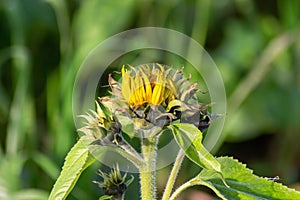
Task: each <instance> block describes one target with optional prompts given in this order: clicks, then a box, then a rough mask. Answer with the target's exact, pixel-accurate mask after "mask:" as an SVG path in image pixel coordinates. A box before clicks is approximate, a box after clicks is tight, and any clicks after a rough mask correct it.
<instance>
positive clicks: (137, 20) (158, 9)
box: [0, 0, 300, 199]
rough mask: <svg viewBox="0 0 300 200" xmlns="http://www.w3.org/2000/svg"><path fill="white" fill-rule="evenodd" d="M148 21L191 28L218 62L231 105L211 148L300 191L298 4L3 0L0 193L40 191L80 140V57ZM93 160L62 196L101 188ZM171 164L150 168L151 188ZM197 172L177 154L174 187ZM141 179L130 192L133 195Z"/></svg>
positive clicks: (21, 195) (19, 195) (34, 195)
mask: <svg viewBox="0 0 300 200" xmlns="http://www.w3.org/2000/svg"><path fill="white" fill-rule="evenodd" d="M145 26H158V27H165V28H170V29H173V30H176V31H180V32H182V33H184V34H186V35H188V36H190V37H192V38H193V39H195V40H196V41H198V42H199V43H200V44H202V45H203V46H204V47H205V49H206V50H207V51H208V52H209V54H210V55H211V57H212V58H213V60H214V61H215V63H216V64H217V66H218V67H219V70H220V72H221V74H222V76H223V80H224V84H225V87H226V93H227V99H228V102H227V103H228V113H227V115H226V122H225V124H226V125H225V127H224V131H223V134H222V138H221V140H220V143H219V145H218V146H217V147H216V149H215V150H214V153H215V154H217V155H230V156H234V157H235V158H238V159H239V160H240V161H242V162H244V163H247V166H248V167H250V168H252V169H253V170H254V172H255V173H256V174H258V175H261V176H270V177H274V176H277V175H278V176H280V178H281V179H280V182H283V183H284V184H287V185H289V186H292V187H297V185H298V188H299V184H297V182H299V181H300V174H299V172H300V159H299V158H300V148H299V147H300V105H299V104H300V37H299V35H300V1H298V0H278V1H275V0H265V1H259V0H255V1H250V0H223V1H219V0H211V1H210V0H198V1H197V0H187V1H180V0H166V1H159V0H149V1H146V0H142V1H137V0H123V1H117V0H86V1H80V0H69V1H63V0H47V1H46V0H45V1H42V0H0V28H1V29H0V30H1V31H0V77H1V82H0V130H1V135H0V199H47V196H48V194H49V192H50V190H51V188H52V185H53V184H54V182H55V180H56V178H57V176H58V175H59V171H60V168H61V166H62V164H63V160H64V157H65V156H66V154H67V152H68V151H69V149H70V148H71V146H72V145H73V144H74V143H75V142H76V140H77V139H78V135H77V133H76V128H75V125H74V122H73V116H72V90H73V84H74V80H75V76H76V72H77V70H78V69H79V67H80V64H81V63H82V61H83V59H84V58H85V57H86V56H87V54H88V53H89V51H90V50H92V49H93V48H94V47H95V46H96V45H97V44H98V43H99V42H101V41H103V40H104V39H106V38H108V37H109V36H112V35H114V34H116V33H119V32H121V31H124V30H127V29H131V28H136V27H145ZM170 64H172V63H170ZM99 166H100V163H98V164H96V165H93V166H92V167H91V168H89V169H88V170H87V171H85V172H84V173H83V175H82V176H81V177H80V179H79V182H78V183H77V185H76V186H75V188H74V190H73V191H72V193H71V195H70V196H69V197H68V199H97V198H98V197H99V196H100V194H101V191H100V190H99V189H98V188H97V186H96V185H95V184H93V183H92V180H95V179H97V177H96V170H97V168H98V167H99ZM169 169H170V167H167V168H165V169H162V170H160V171H159V172H158V175H159V177H160V178H159V180H158V186H159V188H158V192H162V190H163V188H164V184H165V181H166V179H167V176H168V170H169ZM198 171H199V169H198V168H197V167H196V166H194V165H193V164H192V163H191V162H188V161H187V160H185V161H184V163H183V167H182V170H181V172H180V174H179V176H180V178H179V179H178V181H177V183H176V185H179V184H180V183H183V182H184V181H185V180H186V179H187V178H190V177H192V176H194V175H195V174H196V173H197V172H198ZM137 180H138V178H137V177H136V180H135V181H134V183H133V184H132V186H131V187H130V188H129V190H128V193H127V196H126V197H127V199H138V198H139V189H138V181H137ZM194 189H201V188H194Z"/></svg>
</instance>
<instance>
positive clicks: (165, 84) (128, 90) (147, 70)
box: [121, 64, 177, 108]
mask: <svg viewBox="0 0 300 200" xmlns="http://www.w3.org/2000/svg"><path fill="white" fill-rule="evenodd" d="M121 90H122V96H123V98H124V99H125V100H126V102H127V103H128V104H129V105H130V106H131V107H135V108H137V107H140V106H143V105H163V106H165V105H167V104H168V102H170V101H172V100H173V99H175V98H176V96H177V91H176V87H175V84H174V82H173V81H172V78H171V77H170V74H169V71H166V70H165V68H164V66H162V65H161V64H155V65H153V66H152V68H151V67H149V66H148V65H141V66H140V67H139V68H137V69H135V68H132V67H131V68H130V69H126V68H125V67H124V66H123V67H122V84H121Z"/></svg>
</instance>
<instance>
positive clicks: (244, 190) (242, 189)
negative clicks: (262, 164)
mask: <svg viewBox="0 0 300 200" xmlns="http://www.w3.org/2000/svg"><path fill="white" fill-rule="evenodd" d="M217 160H218V161H219V163H220V164H221V170H222V174H223V177H224V179H225V181H226V183H227V184H228V185H229V186H230V187H229V188H226V187H224V184H223V183H222V180H221V179H220V178H219V176H218V175H217V174H216V173H215V171H214V170H210V169H203V170H202V171H201V172H200V174H199V175H198V176H197V177H196V178H195V179H193V180H192V181H191V184H192V185H198V184H199V185H205V186H207V187H209V188H211V189H212V190H213V191H215V192H216V194H217V195H218V196H219V197H220V198H222V199H230V200H235V199H236V200H243V199H245V200H249V199H261V200H263V199H265V200H269V199H283V200H285V199H289V200H293V199H295V200H296V199H300V192H297V191H295V190H294V189H290V188H287V187H286V186H284V185H282V184H281V183H277V182H274V181H271V180H268V179H266V178H263V177H258V176H256V175H254V174H253V171H252V170H250V169H248V168H246V165H244V164H242V163H240V162H238V161H237V160H235V159H233V158H229V157H220V158H217Z"/></svg>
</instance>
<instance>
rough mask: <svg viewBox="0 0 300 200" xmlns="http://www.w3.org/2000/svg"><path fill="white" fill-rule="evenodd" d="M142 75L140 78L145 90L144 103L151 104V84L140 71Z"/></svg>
mask: <svg viewBox="0 0 300 200" xmlns="http://www.w3.org/2000/svg"><path fill="white" fill-rule="evenodd" d="M141 73H142V77H143V80H144V86H145V88H146V98H145V101H147V102H148V103H151V98H152V88H151V83H150V81H149V79H148V77H147V76H146V74H145V73H144V72H143V71H142V70H141Z"/></svg>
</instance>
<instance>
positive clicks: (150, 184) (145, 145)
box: [140, 137, 158, 200]
mask: <svg viewBox="0 0 300 200" xmlns="http://www.w3.org/2000/svg"><path fill="white" fill-rule="evenodd" d="M157 140H158V138H157V137H154V138H144V139H142V154H143V157H144V161H145V164H144V165H142V166H141V168H140V182H141V193H142V200H155V199H156V187H155V169H156V148H157Z"/></svg>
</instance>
